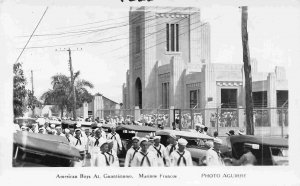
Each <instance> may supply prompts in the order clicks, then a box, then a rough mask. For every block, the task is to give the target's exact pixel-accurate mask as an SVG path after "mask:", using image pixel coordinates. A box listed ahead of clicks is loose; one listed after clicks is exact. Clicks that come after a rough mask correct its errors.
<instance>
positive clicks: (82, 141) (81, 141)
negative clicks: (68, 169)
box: [71, 129, 88, 167]
mask: <svg viewBox="0 0 300 186" xmlns="http://www.w3.org/2000/svg"><path fill="white" fill-rule="evenodd" d="M71 143H73V144H72V145H73V146H74V147H75V148H76V149H78V150H79V153H80V155H81V157H82V158H81V160H82V161H81V162H80V164H81V165H80V164H77V163H76V164H75V166H81V167H82V166H83V165H84V164H85V162H84V160H85V155H86V151H87V146H88V144H87V140H86V138H84V137H81V130H80V129H76V130H75V140H74V141H73V142H71Z"/></svg>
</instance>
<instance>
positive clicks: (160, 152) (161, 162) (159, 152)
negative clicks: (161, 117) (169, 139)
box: [149, 136, 169, 167]
mask: <svg viewBox="0 0 300 186" xmlns="http://www.w3.org/2000/svg"><path fill="white" fill-rule="evenodd" d="M160 138H161V137H160V136H155V137H154V138H153V139H154V143H153V145H151V146H150V147H149V150H151V151H153V152H154V153H155V154H156V156H157V166H158V167H164V166H165V165H167V164H168V165H169V163H167V162H169V156H168V153H167V150H166V147H165V146H164V145H163V144H161V143H160Z"/></svg>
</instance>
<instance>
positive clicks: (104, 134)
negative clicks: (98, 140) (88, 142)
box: [96, 123, 107, 139]
mask: <svg viewBox="0 0 300 186" xmlns="http://www.w3.org/2000/svg"><path fill="white" fill-rule="evenodd" d="M102 127H103V124H102V123H98V124H97V129H96V130H99V131H100V133H101V135H100V136H101V137H103V138H105V139H106V138H107V136H106V133H105V132H104V130H103V128H102Z"/></svg>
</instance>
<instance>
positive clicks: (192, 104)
mask: <svg viewBox="0 0 300 186" xmlns="http://www.w3.org/2000/svg"><path fill="white" fill-rule="evenodd" d="M197 98H198V95H197V90H191V91H190V108H194V107H195V106H196V105H197V102H198V100H197Z"/></svg>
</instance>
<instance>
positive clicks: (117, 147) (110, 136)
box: [107, 124, 122, 154]
mask: <svg viewBox="0 0 300 186" xmlns="http://www.w3.org/2000/svg"><path fill="white" fill-rule="evenodd" d="M107 139H112V140H113V143H114V145H113V149H114V151H116V152H117V154H119V151H122V142H121V138H120V135H119V134H118V133H116V125H115V124H113V125H112V127H111V133H109V134H107Z"/></svg>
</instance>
